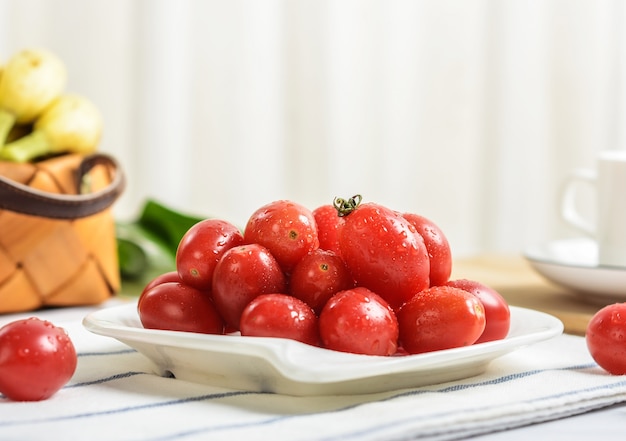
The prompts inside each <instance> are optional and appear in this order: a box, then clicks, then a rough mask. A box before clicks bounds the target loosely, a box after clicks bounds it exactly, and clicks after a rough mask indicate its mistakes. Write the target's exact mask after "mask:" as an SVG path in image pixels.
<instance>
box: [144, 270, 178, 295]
mask: <svg viewBox="0 0 626 441" xmlns="http://www.w3.org/2000/svg"><path fill="white" fill-rule="evenodd" d="M166 282H182V280H181V278H180V276H179V275H178V271H168V272H166V273H163V274H159V275H158V276H156V277H155V278H154V279H152V280H150V281H149V282H148V283H147V284H146V286H144V287H143V290H142V291H141V294H143V293H144V292H146V291H148V290H149V289H151V288H154V287H155V286H157V285H160V284H161V283H166Z"/></svg>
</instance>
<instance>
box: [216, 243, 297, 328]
mask: <svg viewBox="0 0 626 441" xmlns="http://www.w3.org/2000/svg"><path fill="white" fill-rule="evenodd" d="M286 292H287V289H286V278H285V275H284V274H283V272H282V270H281V268H280V265H279V264H278V262H277V261H276V259H275V258H274V256H273V255H272V254H271V253H270V251H269V250H268V249H267V248H265V247H264V246H262V245H259V244H248V245H241V246H238V247H235V248H231V249H230V250H228V251H226V252H225V253H224V255H223V256H222V258H221V259H220V261H219V262H218V263H217V266H216V267H215V272H214V274H213V292H212V295H213V300H214V301H215V305H216V306H217V310H218V311H219V312H220V314H221V315H222V317H224V320H225V321H226V323H227V325H228V326H229V327H230V329H234V330H238V329H239V319H240V317H241V313H242V312H243V309H244V308H245V307H246V305H247V304H248V303H250V302H251V301H252V300H253V299H254V298H255V297H257V296H259V295H261V294H275V293H286Z"/></svg>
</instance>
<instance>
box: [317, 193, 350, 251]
mask: <svg viewBox="0 0 626 441" xmlns="http://www.w3.org/2000/svg"><path fill="white" fill-rule="evenodd" d="M313 217H314V218H315V223H316V224H317V235H318V237H319V241H320V248H321V249H323V250H328V251H333V252H335V253H336V254H341V250H340V248H339V230H340V229H341V226H342V225H343V221H344V218H343V217H340V216H339V215H338V214H337V209H336V208H335V207H334V206H332V205H330V204H326V205H321V206H319V207H317V208H316V209H315V210H313Z"/></svg>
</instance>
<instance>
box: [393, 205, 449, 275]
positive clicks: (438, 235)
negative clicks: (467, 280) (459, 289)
mask: <svg viewBox="0 0 626 441" xmlns="http://www.w3.org/2000/svg"><path fill="white" fill-rule="evenodd" d="M402 216H403V217H404V218H405V219H406V220H408V221H409V222H410V223H411V225H413V226H414V227H415V229H416V230H417V232H418V233H419V234H420V236H422V239H424V245H426V250H427V251H428V257H429V261H430V286H435V285H443V284H444V283H446V282H447V281H448V279H449V278H450V274H451V273H452V252H451V251H450V243H449V242H448V239H447V238H446V236H445V234H444V233H443V231H442V230H441V228H439V226H437V225H436V224H435V223H434V222H433V221H431V220H429V219H427V218H425V217H424V216H420V215H419V214H414V213H404V214H403V215H402Z"/></svg>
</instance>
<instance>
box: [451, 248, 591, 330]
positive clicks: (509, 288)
mask: <svg viewBox="0 0 626 441" xmlns="http://www.w3.org/2000/svg"><path fill="white" fill-rule="evenodd" d="M452 278H453V279H455V278H456V279H460V278H467V279H473V280H477V281H479V282H482V283H484V284H486V285H489V286H490V287H492V288H494V289H495V290H496V291H498V292H499V293H500V294H502V296H503V297H504V298H505V299H506V300H507V301H508V302H509V304H510V305H515V306H521V307H525V308H531V309H536V310H538V311H543V312H547V313H548V314H552V315H554V316H555V317H558V318H559V319H560V320H561V321H562V322H563V324H564V326H565V332H566V333H569V334H575V335H584V334H585V329H586V327H587V323H588V322H589V320H590V319H591V317H592V316H593V314H594V313H595V312H596V311H598V310H599V309H600V308H601V307H602V306H603V305H601V304H591V303H589V302H586V301H585V299H584V298H583V296H580V295H578V294H576V293H574V292H571V291H569V290H568V289H566V288H562V287H559V286H557V285H554V284H552V283H551V282H549V281H547V280H546V279H544V278H543V277H542V276H541V275H540V274H538V273H537V272H536V271H534V270H533V268H532V267H531V266H530V264H529V263H528V262H527V261H526V260H525V259H524V258H523V257H518V256H513V257H511V256H482V257H477V258H471V259H461V260H457V261H455V263H454V267H453V271H452Z"/></svg>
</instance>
